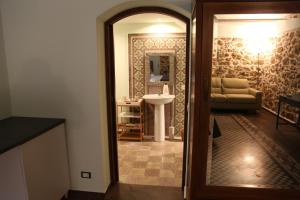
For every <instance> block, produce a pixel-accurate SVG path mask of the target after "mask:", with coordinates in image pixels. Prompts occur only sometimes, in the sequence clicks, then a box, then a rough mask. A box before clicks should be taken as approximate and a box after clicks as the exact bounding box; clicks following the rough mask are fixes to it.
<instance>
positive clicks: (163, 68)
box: [149, 56, 170, 82]
mask: <svg viewBox="0 0 300 200" xmlns="http://www.w3.org/2000/svg"><path fill="white" fill-rule="evenodd" d="M149 62H150V80H149V81H150V82H157V81H169V80H170V58H169V56H150V57H149Z"/></svg>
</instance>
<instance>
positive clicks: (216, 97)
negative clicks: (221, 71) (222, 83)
mask: <svg viewBox="0 0 300 200" xmlns="http://www.w3.org/2000/svg"><path fill="white" fill-rule="evenodd" d="M210 97H211V101H212V102H218V103H224V102H226V96H225V95H223V94H217V93H211V94H210Z"/></svg>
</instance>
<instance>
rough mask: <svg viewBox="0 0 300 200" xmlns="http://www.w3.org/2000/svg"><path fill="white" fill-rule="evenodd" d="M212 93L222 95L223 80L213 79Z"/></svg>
mask: <svg viewBox="0 0 300 200" xmlns="http://www.w3.org/2000/svg"><path fill="white" fill-rule="evenodd" d="M211 93H218V94H221V93H222V90H221V78H216V77H214V78H211Z"/></svg>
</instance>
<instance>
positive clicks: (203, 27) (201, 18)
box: [188, 0, 300, 200]
mask: <svg viewBox="0 0 300 200" xmlns="http://www.w3.org/2000/svg"><path fill="white" fill-rule="evenodd" d="M193 11H194V12H193V13H195V15H196V38H197V39H196V52H195V56H194V59H193V58H192V64H193V63H195V65H192V71H194V72H195V73H193V74H192V75H191V77H190V78H191V80H195V82H194V87H195V89H194V90H193V89H192V90H191V92H192V94H191V95H192V96H193V97H194V101H193V102H194V108H193V110H192V112H193V111H197V112H194V113H193V114H194V116H193V119H191V121H193V123H192V124H193V125H194V127H192V132H191V133H190V134H191V137H192V138H193V140H192V142H193V143H190V149H189V151H190V154H191V155H192V156H190V159H191V160H190V163H191V173H190V174H189V180H190V181H189V187H190V188H189V189H190V192H189V195H188V199H211V200H212V199H232V200H235V199H236V200H238V199H272V200H273V199H274V200H279V199H280V200H282V199H299V198H300V191H299V190H291V189H266V188H246V187H224V186H209V185H206V168H207V151H208V132H209V115H210V109H209V108H210V95H209V94H210V84H211V78H210V77H211V68H212V49H213V17H214V15H215V14H255V13H300V1H289V2H286V1H276V0H275V1H253V0H250V1H245V2H241V1H237V0H228V1H226V0H219V1H218V0H199V1H197V2H195V7H194V10H193ZM191 20H193V18H192V19H191Z"/></svg>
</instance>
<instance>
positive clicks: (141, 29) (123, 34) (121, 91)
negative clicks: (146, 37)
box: [114, 23, 186, 99]
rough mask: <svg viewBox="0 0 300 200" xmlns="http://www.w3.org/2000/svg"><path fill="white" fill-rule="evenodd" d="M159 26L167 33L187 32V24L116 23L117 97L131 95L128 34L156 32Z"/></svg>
mask: <svg viewBox="0 0 300 200" xmlns="http://www.w3.org/2000/svg"><path fill="white" fill-rule="evenodd" d="M157 27H159V28H163V29H164V30H165V33H185V32H186V30H185V24H184V23H182V24H176V23H159V24H157V23H116V24H114V42H115V67H116V68H115V75H116V98H117V99H121V98H122V97H124V96H126V97H129V60H128V55H129V52H128V34H134V33H156V31H157V29H156V28H157Z"/></svg>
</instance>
